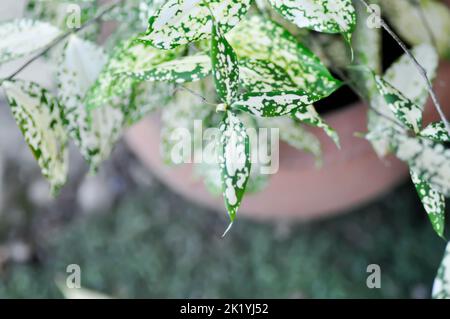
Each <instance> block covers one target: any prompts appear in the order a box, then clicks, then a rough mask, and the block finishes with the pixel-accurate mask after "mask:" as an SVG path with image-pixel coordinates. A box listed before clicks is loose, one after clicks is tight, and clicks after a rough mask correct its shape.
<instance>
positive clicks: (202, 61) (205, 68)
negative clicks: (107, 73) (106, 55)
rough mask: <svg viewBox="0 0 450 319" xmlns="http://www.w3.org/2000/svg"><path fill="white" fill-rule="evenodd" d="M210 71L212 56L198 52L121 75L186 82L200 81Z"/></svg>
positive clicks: (150, 79) (143, 79)
mask: <svg viewBox="0 0 450 319" xmlns="http://www.w3.org/2000/svg"><path fill="white" fill-rule="evenodd" d="M210 73H211V60H210V57H209V56H207V55H204V54H197V55H192V56H187V57H183V58H180V59H176V60H172V61H168V62H163V63H161V64H158V65H157V66H154V67H152V68H150V69H147V70H141V71H138V72H123V73H121V74H119V76H122V77H131V78H133V79H136V80H138V81H150V82H154V81H161V82H175V83H184V82H194V81H198V80H200V79H202V78H204V77H206V76H208V75H209V74H210Z"/></svg>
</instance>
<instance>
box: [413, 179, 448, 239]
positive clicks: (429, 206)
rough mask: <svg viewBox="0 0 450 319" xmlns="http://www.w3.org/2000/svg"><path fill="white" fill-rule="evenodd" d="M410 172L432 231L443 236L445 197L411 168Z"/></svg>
mask: <svg viewBox="0 0 450 319" xmlns="http://www.w3.org/2000/svg"><path fill="white" fill-rule="evenodd" d="M410 173H411V179H412V181H413V183H414V185H415V187H416V190H417V194H418V195H419V198H420V200H421V201H422V204H423V207H424V208H425V211H426V212H427V213H428V217H429V219H430V222H431V225H432V226H433V229H434V231H435V232H436V233H437V234H438V235H439V236H440V237H443V236H444V227H445V197H444V196H443V195H442V194H441V193H439V192H437V191H436V190H434V189H433V188H432V187H431V186H430V184H428V183H427V182H426V181H424V180H423V179H421V178H420V177H419V176H418V175H417V174H416V173H415V172H414V171H412V170H411V172H410Z"/></svg>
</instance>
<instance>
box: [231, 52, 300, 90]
mask: <svg viewBox="0 0 450 319" xmlns="http://www.w3.org/2000/svg"><path fill="white" fill-rule="evenodd" d="M239 75H240V80H241V83H242V85H243V87H244V88H245V89H247V90H249V91H259V92H267V91H274V90H295V89H296V85H295V83H294V82H293V81H292V79H291V78H290V77H289V75H288V74H287V73H286V71H284V70H283V69H282V68H281V67H279V66H278V65H276V64H275V63H272V62H270V61H265V60H255V59H241V60H240V61H239ZM297 89H298V88H297Z"/></svg>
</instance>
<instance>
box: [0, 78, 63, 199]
mask: <svg viewBox="0 0 450 319" xmlns="http://www.w3.org/2000/svg"><path fill="white" fill-rule="evenodd" d="M2 86H3V88H4V89H5V93H6V96H7V98H8V102H9V104H10V107H11V110H12V113H13V115H14V118H15V120H16V122H17V124H18V126H19V128H20V130H21V131H22V134H23V135H24V137H25V141H26V142H27V144H28V146H29V147H30V149H31V151H32V153H33V155H34V156H35V158H36V160H37V161H38V164H39V166H40V168H41V171H42V174H43V175H44V176H45V177H46V178H47V179H48V180H49V182H50V184H51V187H52V192H53V193H55V192H57V191H58V190H59V189H60V188H61V187H62V186H63V185H64V184H65V182H66V179H67V162H68V151H67V136H66V132H65V130H64V122H65V119H64V117H63V114H62V112H61V108H60V106H59V105H58V101H57V100H56V99H55V98H54V97H53V96H51V95H50V93H49V92H48V91H47V90H46V89H44V88H42V87H41V86H39V85H38V84H36V83H33V82H25V81H18V80H17V81H5V82H3V83H2Z"/></svg>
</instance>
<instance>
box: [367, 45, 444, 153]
mask: <svg viewBox="0 0 450 319" xmlns="http://www.w3.org/2000/svg"><path fill="white" fill-rule="evenodd" d="M411 52H412V54H413V55H414V56H415V57H416V59H417V60H418V61H419V63H420V64H421V65H422V66H423V67H424V69H425V70H426V72H427V74H428V76H429V78H430V79H431V80H432V79H433V78H434V77H435V75H436V70H437V65H438V57H437V55H436V52H435V50H434V49H433V48H432V47H430V46H429V45H427V44H423V45H420V46H417V47H414V48H413V49H412V50H411ZM405 74H408V76H407V77H405ZM384 80H386V81H387V82H388V83H390V84H391V85H392V86H394V87H395V88H396V89H397V90H398V91H400V92H402V94H404V95H405V97H406V98H408V99H410V100H411V101H413V102H414V103H415V104H416V105H417V106H418V107H420V108H421V110H423V107H424V106H425V102H426V100H427V97H428V87H427V83H426V82H425V81H424V80H423V78H422V77H421V75H420V73H419V72H418V70H417V68H416V66H415V65H414V63H413V62H412V61H411V59H410V58H409V57H408V56H407V55H406V54H404V55H403V56H402V57H400V59H398V60H397V61H396V62H394V63H393V64H392V65H391V67H390V68H389V69H388V70H387V71H386V73H385V75H384ZM375 89H376V85H375ZM371 95H372V97H371V99H372V100H371V105H372V107H373V108H375V109H376V110H377V111H378V113H381V114H383V115H384V116H383V117H382V116H379V115H378V114H374V113H369V130H370V131H373V130H386V129H388V128H390V127H392V125H393V122H395V121H396V118H395V116H394V114H393V112H392V111H391V109H390V107H389V106H388V104H387V103H386V102H385V100H384V98H383V97H380V96H379V95H374V94H371ZM387 118H390V119H392V120H391V121H390V120H387ZM372 144H373V146H374V147H375V150H376V151H377V154H378V155H379V156H380V157H383V156H386V155H387V153H388V151H389V149H388V146H389V141H388V140H384V139H380V140H377V141H372Z"/></svg>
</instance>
